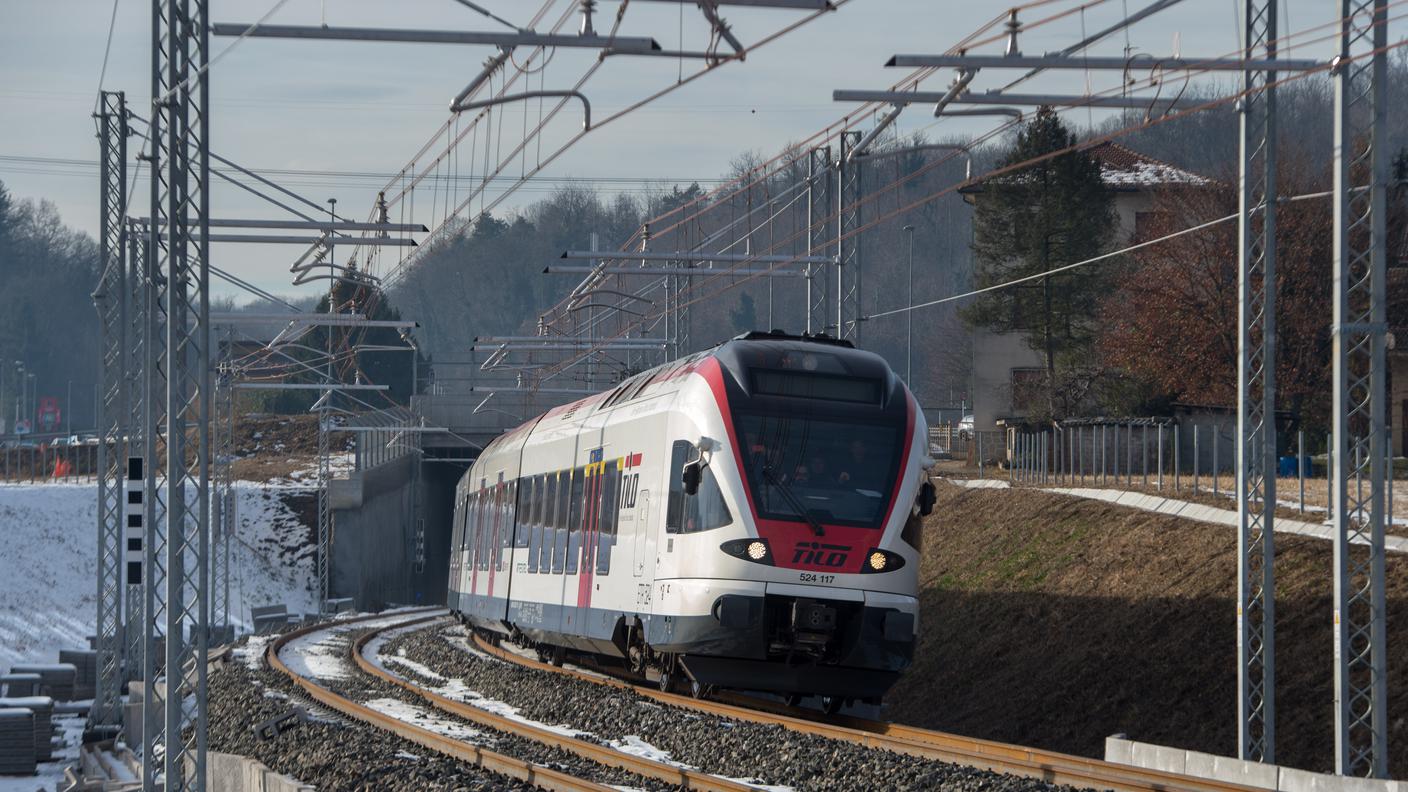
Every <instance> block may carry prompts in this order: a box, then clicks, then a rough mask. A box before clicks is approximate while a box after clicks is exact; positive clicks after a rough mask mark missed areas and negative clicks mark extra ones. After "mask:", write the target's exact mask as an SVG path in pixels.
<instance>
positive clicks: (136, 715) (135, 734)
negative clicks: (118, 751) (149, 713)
mask: <svg viewBox="0 0 1408 792" xmlns="http://www.w3.org/2000/svg"><path fill="white" fill-rule="evenodd" d="M142 726H143V724H142V702H140V701H137V702H132V701H129V702H127V703H126V704H124V705H122V731H123V733H124V734H125V735H127V742H129V743H131V744H133V745H141V744H142V733H143V731H144V730H143V728H142Z"/></svg>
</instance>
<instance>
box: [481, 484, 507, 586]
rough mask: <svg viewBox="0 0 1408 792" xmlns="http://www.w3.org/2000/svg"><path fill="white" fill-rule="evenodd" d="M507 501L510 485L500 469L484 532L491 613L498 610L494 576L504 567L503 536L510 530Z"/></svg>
mask: <svg viewBox="0 0 1408 792" xmlns="http://www.w3.org/2000/svg"><path fill="white" fill-rule="evenodd" d="M507 501H508V485H507V484H505V483H504V472H503V471H502V470H500V471H499V479H498V481H497V482H496V483H495V485H494V500H493V506H492V507H491V513H490V515H489V519H488V526H487V530H486V531H485V532H484V533H485V536H484V539H485V545H486V547H485V550H486V551H487V552H485V553H484V560H485V566H487V567H488V568H487V569H486V570H485V571H486V572H488V573H489V574H488V580H487V582H486V585H485V587H484V596H485V600H484V601H485V602H486V603H487V604H488V605H490V606H491V613H492V611H493V610H497V608H492V606H493V605H494V596H495V593H496V592H495V590H494V578H495V577H496V576H497V573H498V571H499V570H500V569H501V568H502V567H503V563H504V551H503V542H502V541H501V538H502V536H503V533H504V531H506V530H508V528H507V525H506V518H507V516H508V510H507V508H506V507H505V504H506V503H507Z"/></svg>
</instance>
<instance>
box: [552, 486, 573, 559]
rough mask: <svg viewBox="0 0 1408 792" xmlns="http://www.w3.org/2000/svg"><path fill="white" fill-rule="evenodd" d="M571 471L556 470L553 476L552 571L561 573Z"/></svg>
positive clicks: (565, 545)
mask: <svg viewBox="0 0 1408 792" xmlns="http://www.w3.org/2000/svg"><path fill="white" fill-rule="evenodd" d="M571 476H572V471H570V470H562V471H558V473H557V475H556V476H554V477H553V518H552V573H553V574H554V575H560V574H562V566H563V560H564V559H566V558H567V496H568V490H570V489H571Z"/></svg>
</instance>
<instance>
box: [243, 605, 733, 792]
mask: <svg viewBox="0 0 1408 792" xmlns="http://www.w3.org/2000/svg"><path fill="white" fill-rule="evenodd" d="M436 610H438V609H436ZM425 613H426V610H420V611H412V612H408V613H407V614H406V616H407V617H408V618H406V619H404V620H401V621H397V622H396V623H394V624H384V625H378V626H377V627H376V628H375V629H373V630H372V631H371V632H368V633H366V634H364V635H362V636H361V637H360V638H358V639H357V640H356V641H354V642H353V643H352V646H351V649H350V653H351V657H350V659H351V661H352V662H353V663H355V664H356V666H357V668H358V669H360V670H361V671H362V672H364V673H366V674H369V675H371V676H374V677H376V678H378V679H380V680H382V681H385V682H388V683H390V684H393V685H396V686H398V687H400V688H403V689H404V690H407V691H409V692H411V693H413V694H415V695H416V696H418V697H420V698H421V699H423V700H424V701H425V702H427V703H428V704H430V705H431V706H433V707H435V708H436V709H439V710H441V711H443V712H447V713H450V714H452V715H455V716H457V717H460V718H463V719H465V720H468V721H471V722H474V723H478V724H480V725H482V726H486V727H489V728H492V729H496V730H498V731H501V732H506V733H509V734H513V735H516V736H518V737H522V738H525V739H529V740H533V741H535V742H539V743H541V744H544V745H547V746H550V747H554V748H560V749H562V750H565V751H568V752H569V753H572V754H574V755H576V756H578V757H581V758H583V759H587V760H589V761H592V762H596V763H598V764H601V765H604V766H608V767H615V768H620V769H622V770H625V771H627V772H631V773H634V774H636V775H639V776H642V777H645V778H652V779H655V780H658V781H662V782H665V783H667V784H671V785H674V786H676V787H678V788H680V789H698V790H706V791H707V792H743V790H752V789H755V787H752V786H749V785H747V784H741V783H738V782H735V781H729V780H727V779H723V778H719V777H717V776H711V775H708V774H704V773H697V772H694V771H692V770H686V769H683V768H680V767H676V766H674V765H669V764H665V763H663V762H657V761H654V760H651V759H646V758H644V757H640V756H635V755H632V754H628V753H624V752H622V751H617V750H616V749H614V748H610V747H607V746H603V745H598V744H596V743H591V742H587V741H585V740H580V739H577V738H575V737H568V736H564V735H562V734H559V733H557V732H553V731H550V730H548V729H543V728H540V727H537V726H532V725H530V724H525V723H522V722H520V721H516V720H512V719H509V718H505V717H502V716H500V715H496V714H494V713H491V712H487V711H485V710H482V709H479V708H478V707H474V706H472V705H470V704H465V703H464V702H460V701H455V700H453V699H449V698H445V697H444V696H441V695H438V694H436V693H434V692H432V691H429V690H426V689H425V688H423V687H420V686H419V685H416V684H415V683H413V682H411V681H409V680H406V679H404V678H402V677H399V676H396V675H395V674H392V673H390V672H388V671H386V670H385V669H383V668H380V667H378V666H377V665H375V664H374V663H373V662H371V661H370V660H368V659H367V658H366V657H364V656H363V649H364V647H365V646H366V644H367V643H368V642H369V641H371V640H372V639H373V638H375V637H376V636H378V635H380V634H381V633H384V632H387V631H389V630H399V629H402V628H405V627H409V626H414V625H417V624H425V623H429V622H432V621H434V620H436V619H438V618H441V617H440V615H439V614H438V613H437V614H433V615H428V616H427V615H424V614H425ZM386 618H387V617H385V616H364V617H359V618H355V619H343V620H339V621H336V622H330V623H322V624H315V625H311V626H308V627H303V628H300V629H298V630H294V631H292V632H288V633H284V634H283V635H281V636H279V637H278V638H277V639H276V640H274V641H271V642H270V644H269V647H268V650H267V655H266V656H267V659H268V662H269V666H270V667H271V668H273V669H274V670H276V671H278V672H280V673H282V674H285V675H286V676H288V677H289V678H290V679H292V680H293V682H294V684H296V685H298V686H299V687H300V688H302V689H303V691H304V692H306V693H307V694H308V695H309V696H310V697H312V698H313V699H314V700H316V701H317V702H319V703H320V704H322V705H324V706H326V707H328V708H329V709H332V710H335V711H337V712H340V713H342V714H344V715H347V716H349V717H352V718H355V719H357V720H360V721H363V722H364V723H368V724H371V725H372V726H375V727H377V728H380V729H385V730H387V731H389V732H392V733H394V734H396V735H398V736H401V737H404V738H405V739H407V740H410V741H412V742H415V743H417V744H419V745H422V746H425V747H426V748H429V749H431V750H433V751H437V752H439V753H442V754H445V755H446V756H450V757H453V758H455V759H458V760H460V761H464V762H467V763H469V764H473V765H478V766H480V767H483V768H484V769H486V770H490V771H492V772H495V773H499V774H501V775H504V776H508V777H510V778H515V779H518V780H520V781H524V782H527V783H529V784H533V785H535V786H538V787H540V788H542V789H548V790H560V791H561V792H609V790H612V789H614V787H608V786H605V785H603V784H599V783H596V782H594V781H589V780H587V779H583V778H578V777H576V776H573V775H571V774H569V773H565V772H562V771H560V770H555V769H552V768H549V767H544V766H542V765H538V764H534V763H532V762H527V761H524V760H522V759H517V758H514V757H511V756H507V755H505V754H501V753H497V752H495V751H490V750H487V749H485V748H482V747H480V746H477V745H473V744H471V743H467V742H463V741H461V740H457V739H454V738H451V737H447V736H445V735H443V734H440V733H438V732H434V731H431V730H429V729H424V728H422V727H420V726H416V725H414V724H411V723H407V722H406V721H403V720H400V719H398V718H395V717H393V716H391V715H387V714H385V713H382V712H378V711H376V710H374V709H371V708H369V707H367V706H365V705H363V704H360V703H358V702H356V701H352V700H351V699H348V698H345V697H343V696H341V695H338V694H337V693H334V692H333V691H332V690H329V689H328V688H326V687H323V686H322V685H319V684H318V683H317V681H315V680H312V679H309V678H307V677H304V676H301V675H299V674H298V673H296V672H294V671H293V669H291V668H289V667H288V665H286V664H285V663H284V662H283V660H281V659H280V658H279V651H280V650H281V649H282V648H283V647H284V646H286V645H287V644H288V643H290V642H291V641H293V640H295V639H297V638H301V637H303V636H306V635H310V634H312V633H315V632H318V631H320V630H328V629H330V628H333V627H340V626H345V625H349V624H356V623H358V622H367V621H373V620H376V621H383V620H385V619H386Z"/></svg>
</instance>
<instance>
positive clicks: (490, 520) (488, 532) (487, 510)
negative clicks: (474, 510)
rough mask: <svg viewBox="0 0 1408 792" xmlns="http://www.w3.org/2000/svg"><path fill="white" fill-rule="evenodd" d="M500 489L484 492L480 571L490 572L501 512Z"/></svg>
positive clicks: (480, 536) (480, 531)
mask: <svg viewBox="0 0 1408 792" xmlns="http://www.w3.org/2000/svg"><path fill="white" fill-rule="evenodd" d="M498 507H499V488H498V487H494V488H492V489H486V490H484V508H483V509H482V511H483V512H484V523H483V525H482V526H481V527H480V529H479V571H481V572H488V571H489V559H490V558H491V553H490V548H491V547H492V546H493V545H492V543H491V542H490V540H491V539H493V538H494V527H495V523H497V522H498V516H499V515H498V510H499V508H498Z"/></svg>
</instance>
